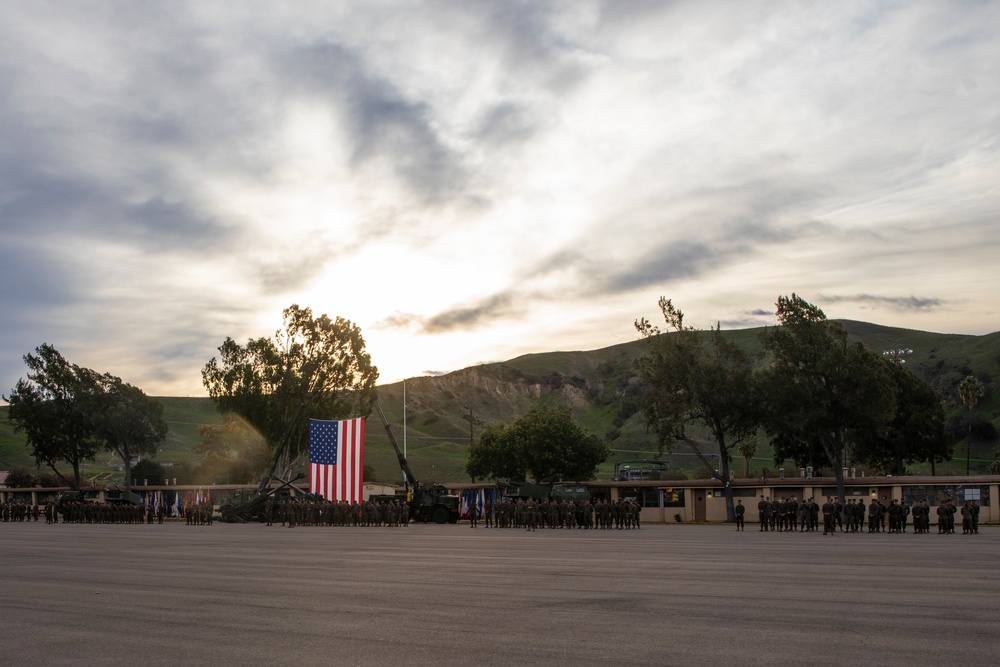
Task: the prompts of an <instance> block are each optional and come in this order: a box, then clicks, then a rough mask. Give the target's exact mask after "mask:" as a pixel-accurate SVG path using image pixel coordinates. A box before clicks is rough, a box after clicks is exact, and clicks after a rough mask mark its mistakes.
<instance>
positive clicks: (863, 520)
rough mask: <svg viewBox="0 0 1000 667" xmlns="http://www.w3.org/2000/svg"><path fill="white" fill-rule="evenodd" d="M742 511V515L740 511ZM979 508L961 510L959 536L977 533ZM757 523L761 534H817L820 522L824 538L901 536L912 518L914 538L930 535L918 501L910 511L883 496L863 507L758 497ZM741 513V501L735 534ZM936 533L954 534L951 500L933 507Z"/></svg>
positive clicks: (971, 504) (860, 502) (925, 510)
mask: <svg viewBox="0 0 1000 667" xmlns="http://www.w3.org/2000/svg"><path fill="white" fill-rule="evenodd" d="M741 510H742V511H741ZM979 511H980V507H979V505H978V504H977V503H976V501H975V500H966V501H965V504H964V505H963V506H962V509H961V515H962V534H964V535H975V534H978V533H979ZM757 512H758V520H759V522H760V527H759V529H758V530H760V531H763V532H776V531H781V532H789V531H798V532H818V531H819V527H820V522H821V521H822V525H823V534H824V535H833V534H834V533H836V532H837V531H840V532H847V533H860V532H866V529H867V532H869V533H905V532H906V529H907V526H908V525H909V523H910V519H911V517H912V520H913V532H914V534H921V533H929V532H930V517H931V507H930V505H929V504H928V503H927V501H925V500H919V501H917V502H916V503H914V505H913V507H910V506H909V505H907V504H906V503H905V502H900V501H899V500H897V499H896V498H893V499H891V500H887V499H886V497H885V496H882V498H881V499H879V498H872V500H871V502H870V503H868V504H867V505H866V504H865V501H864V499H863V498H860V499H857V500H856V499H854V498H849V499H848V500H847V503H846V504H841V503H840V502H839V501H838V500H837V499H835V498H827V499H826V502H825V503H823V504H822V505H820V504H819V503H817V502H816V500H815V499H814V498H809V499H807V500H803V501H802V502H799V501H798V500H797V499H796V498H795V496H792V497H791V498H774V499H771V498H770V497H765V496H761V497H760V501H759V502H758V503H757ZM744 513H745V508H743V505H742V501H740V502H739V504H738V505H737V509H736V514H737V528H736V529H737V530H742V528H741V526H742V520H741V519H742V516H743V514H744ZM936 513H937V520H938V521H937V526H938V533H941V534H947V533H954V532H955V515H956V514H957V513H958V508H957V507H956V506H955V504H954V503H953V502H952V501H951V500H945V501H944V502H943V503H942V504H941V505H939V506H938V507H937V510H936Z"/></svg>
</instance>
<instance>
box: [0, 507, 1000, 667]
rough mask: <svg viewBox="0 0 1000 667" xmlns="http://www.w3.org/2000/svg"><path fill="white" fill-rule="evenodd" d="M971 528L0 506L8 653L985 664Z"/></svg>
mask: <svg viewBox="0 0 1000 667" xmlns="http://www.w3.org/2000/svg"><path fill="white" fill-rule="evenodd" d="M998 566H1000V528H997V527H990V526H987V527H984V528H982V530H981V534H980V535H973V536H965V535H962V534H961V531H959V534H957V535H938V534H936V533H932V534H929V535H913V534H912V533H908V534H903V535H886V534H874V535H868V534H856V535H853V534H841V533H838V534H836V535H833V536H824V535H822V534H817V533H806V534H800V533H760V532H758V530H757V527H756V526H755V525H753V526H748V529H747V531H746V532H744V533H737V532H736V531H735V530H734V529H733V528H732V526H728V525H726V526H721V525H647V526H644V527H643V528H642V529H641V530H629V531H625V530H608V531H600V530H597V531H585V530H573V531H570V530H539V531H536V532H526V531H522V530H496V529H485V528H477V529H472V528H470V527H469V525H468V524H464V525H462V524H460V525H457V526H453V525H441V526H439V525H412V526H409V527H407V528H310V527H297V528H294V529H288V528H283V527H280V526H273V527H266V526H263V525H259V524H253V525H230V524H219V523H216V524H215V525H213V526H204V527H194V526H185V525H183V524H179V523H173V524H165V525H162V526H159V525H152V526H144V525H140V526H128V525H74V524H66V525H64V524H60V525H57V526H46V525H45V524H43V523H41V522H39V523H38V524H28V525H23V524H0V664H2V665H12V666H32V665H45V666H51V665H98V664H99V665H125V664H129V665H135V664H143V665H209V664H211V665H248V664H280V665H285V664H293V663H294V664H296V665H352V666H353V665H357V666H360V665H402V664H405V665H407V666H408V667H413V666H420V665H435V666H437V667H442V666H444V665H505V666H523V665H560V666H566V665H571V666H573V667H580V666H586V665H733V664H739V665H792V664H794V665H843V664H849V663H858V664H862V663H863V664H873V665H925V664H945V663H953V664H961V665H964V666H973V665H995V664H997V662H998V661H1000V638H998V634H997V623H998V621H1000V577H998V572H1000V568H998Z"/></svg>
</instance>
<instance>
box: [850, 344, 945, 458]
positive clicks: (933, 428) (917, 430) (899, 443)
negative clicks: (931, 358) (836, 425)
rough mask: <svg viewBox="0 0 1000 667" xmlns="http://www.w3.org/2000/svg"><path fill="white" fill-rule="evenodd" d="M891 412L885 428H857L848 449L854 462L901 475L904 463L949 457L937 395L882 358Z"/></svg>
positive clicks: (943, 420) (942, 408)
mask: <svg viewBox="0 0 1000 667" xmlns="http://www.w3.org/2000/svg"><path fill="white" fill-rule="evenodd" d="M883 362H884V363H885V365H886V370H887V371H888V373H887V375H888V377H889V381H890V388H891V390H892V392H893V394H894V397H895V411H894V412H893V416H892V419H891V420H890V421H889V422H888V423H887V424H886V426H885V428H882V429H875V430H865V431H859V432H858V433H857V438H856V440H855V442H854V443H853V445H854V446H853V447H852V448H851V452H852V454H853V455H854V458H855V459H857V460H858V461H860V462H862V463H864V464H866V465H869V466H871V467H872V468H875V469H876V470H879V471H881V472H884V473H891V474H895V475H903V474H905V473H906V468H905V464H907V463H915V462H922V461H929V462H930V463H931V466H932V468H931V469H932V471H933V469H934V468H933V466H934V464H935V462H937V461H947V460H949V459H951V449H952V446H951V441H950V439H949V438H948V436H947V435H946V433H945V415H944V406H943V404H942V401H941V395H940V394H938V393H937V391H935V390H934V388H933V387H931V386H930V385H929V384H927V383H926V382H924V381H923V380H921V379H920V378H919V377H917V376H916V375H914V374H913V373H912V372H910V370H909V369H908V368H906V367H905V366H904V365H903V364H901V363H898V362H896V361H893V360H884V359H883Z"/></svg>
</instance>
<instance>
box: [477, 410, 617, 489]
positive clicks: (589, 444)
mask: <svg viewBox="0 0 1000 667" xmlns="http://www.w3.org/2000/svg"><path fill="white" fill-rule="evenodd" d="M609 453H610V450H609V449H608V446H607V445H606V444H604V443H602V442H601V441H600V440H599V439H598V438H597V437H596V436H594V435H591V434H588V433H587V432H585V431H584V430H583V429H581V428H580V427H579V426H577V425H576V424H575V423H574V422H573V419H572V417H571V416H570V412H569V410H568V409H557V408H534V409H532V410H531V411H529V412H528V413H527V414H525V415H524V416H522V417H521V418H519V419H518V420H517V421H515V422H514V423H512V424H510V425H505V424H490V425H488V426H487V427H486V428H485V429H483V431H482V433H480V434H479V437H478V438H476V441H475V442H473V443H472V444H471V445H470V446H469V456H468V459H467V461H466V464H465V470H466V472H468V473H469V476H470V477H472V478H473V479H485V478H489V479H510V480H512V481H517V482H523V481H525V480H526V479H527V477H528V475H530V476H531V477H532V479H534V480H535V481H536V482H538V483H547V482H554V481H558V480H573V481H580V480H586V479H593V478H594V475H595V474H596V473H597V466H598V465H600V464H601V463H603V462H604V460H605V459H607V458H608V454H609Z"/></svg>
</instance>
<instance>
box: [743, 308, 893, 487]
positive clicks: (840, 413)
mask: <svg viewBox="0 0 1000 667" xmlns="http://www.w3.org/2000/svg"><path fill="white" fill-rule="evenodd" d="M776 314H777V317H778V326H777V327H773V328H770V329H768V330H767V331H765V332H764V333H763V334H762V343H763V346H764V348H765V350H767V352H768V353H769V355H770V358H769V362H770V364H769V368H768V371H767V373H766V382H765V386H766V390H765V394H766V397H767V398H766V405H767V411H766V415H765V419H764V425H765V428H766V430H767V432H768V435H769V436H770V437H771V444H772V446H773V448H774V457H775V461H776V462H777V461H780V460H783V459H793V460H795V462H796V463H797V464H798V465H800V466H801V465H805V464H811V465H814V466H816V467H821V468H827V467H829V468H832V469H833V472H834V476H835V477H836V479H837V494H838V496H839V498H840V502H841V503H842V504H843V503H844V500H845V498H844V496H845V491H844V473H843V469H844V466H845V463H846V459H845V454H846V450H847V446H848V444H849V443H850V442H852V438H856V437H860V433H862V432H866V433H869V434H870V433H873V432H876V431H878V430H879V429H884V428H885V427H886V425H887V424H888V422H889V421H890V420H891V419H892V416H893V414H894V409H895V400H894V399H895V397H894V392H893V389H892V382H891V378H890V377H889V373H888V369H887V368H886V365H885V363H884V362H883V361H882V359H881V357H879V356H876V355H875V354H874V353H873V352H871V351H870V350H868V349H867V348H865V347H864V346H863V345H861V343H853V344H852V343H849V342H848V340H847V331H846V330H845V329H844V328H843V327H842V326H841V325H840V324H839V323H837V322H831V321H830V320H828V319H827V318H826V314H825V313H823V311H822V310H820V309H819V308H817V307H816V306H814V305H812V304H811V303H809V302H807V301H805V300H804V299H802V298H801V297H799V296H798V295H796V294H792V295H791V296H790V297H785V296H783V297H779V299H778V303H777V313H776Z"/></svg>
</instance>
